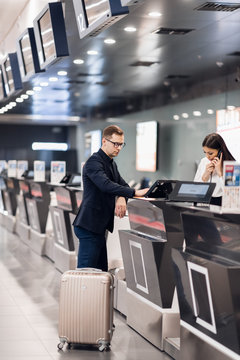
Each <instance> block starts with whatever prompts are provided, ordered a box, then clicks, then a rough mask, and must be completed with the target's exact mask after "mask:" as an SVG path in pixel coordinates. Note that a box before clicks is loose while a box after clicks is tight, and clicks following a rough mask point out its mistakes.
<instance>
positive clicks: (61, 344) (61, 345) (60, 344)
mask: <svg viewBox="0 0 240 360" xmlns="http://www.w3.org/2000/svg"><path fill="white" fill-rule="evenodd" d="M63 346H64V343H62V342H60V343H59V344H58V346H57V347H58V350H62V349H63Z"/></svg>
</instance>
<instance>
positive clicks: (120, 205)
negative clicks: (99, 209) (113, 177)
mask: <svg viewBox="0 0 240 360" xmlns="http://www.w3.org/2000/svg"><path fill="white" fill-rule="evenodd" d="M126 210H127V203H126V199H125V198H124V197H123V196H119V197H118V198H117V200H116V204H115V215H116V216H118V217H120V218H123V217H124V216H125V214H126Z"/></svg>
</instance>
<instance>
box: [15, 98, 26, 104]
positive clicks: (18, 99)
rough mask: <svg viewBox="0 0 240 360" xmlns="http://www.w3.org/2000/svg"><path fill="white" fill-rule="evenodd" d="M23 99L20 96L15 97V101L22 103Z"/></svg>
mask: <svg viewBox="0 0 240 360" xmlns="http://www.w3.org/2000/svg"><path fill="white" fill-rule="evenodd" d="M23 101H24V99H22V98H16V102H17V103H22V102H23Z"/></svg>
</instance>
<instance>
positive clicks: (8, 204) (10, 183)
mask: <svg viewBox="0 0 240 360" xmlns="http://www.w3.org/2000/svg"><path fill="white" fill-rule="evenodd" d="M5 184H6V189H4V190H3V199H4V205H5V210H6V211H7V213H6V214H5V217H4V225H5V227H6V229H7V230H8V231H10V232H15V229H16V211H17V195H18V194H19V183H18V179H16V178H5Z"/></svg>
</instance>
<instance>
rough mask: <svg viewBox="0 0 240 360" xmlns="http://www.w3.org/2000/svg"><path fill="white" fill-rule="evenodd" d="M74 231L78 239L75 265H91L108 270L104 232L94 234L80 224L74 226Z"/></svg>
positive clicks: (80, 266) (79, 266) (81, 266)
mask: <svg viewBox="0 0 240 360" xmlns="http://www.w3.org/2000/svg"><path fill="white" fill-rule="evenodd" d="M74 232H75V234H76V236H77V237H78V239H79V249H78V264H77V267H78V268H83V267H92V268H96V269H101V270H103V271H108V260H107V247H106V238H105V232H104V233H103V234H95V233H93V232H92V231H89V230H86V229H83V228H82V227H80V226H74Z"/></svg>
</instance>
